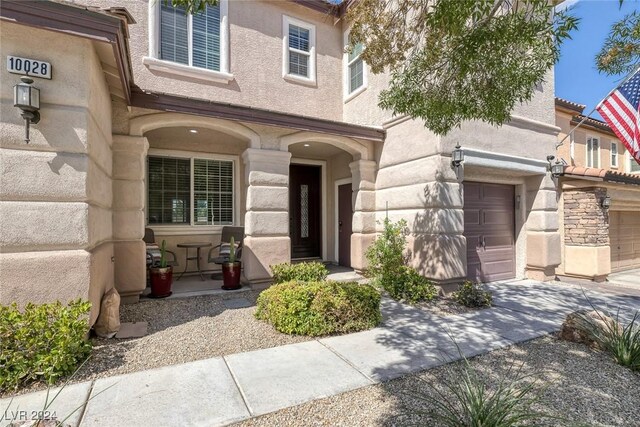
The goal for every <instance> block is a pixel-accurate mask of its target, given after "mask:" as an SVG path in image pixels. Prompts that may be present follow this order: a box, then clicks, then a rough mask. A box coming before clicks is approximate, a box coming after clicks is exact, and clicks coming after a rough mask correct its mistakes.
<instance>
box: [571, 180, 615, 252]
mask: <svg viewBox="0 0 640 427" xmlns="http://www.w3.org/2000/svg"><path fill="white" fill-rule="evenodd" d="M606 195H607V189H606V188H587V189H579V190H572V191H565V192H564V193H563V196H564V242H565V244H567V245H574V246H608V245H609V213H608V212H607V210H606V209H603V208H602V207H601V206H600V203H601V200H602V199H603V198H604V197H605V196H606Z"/></svg>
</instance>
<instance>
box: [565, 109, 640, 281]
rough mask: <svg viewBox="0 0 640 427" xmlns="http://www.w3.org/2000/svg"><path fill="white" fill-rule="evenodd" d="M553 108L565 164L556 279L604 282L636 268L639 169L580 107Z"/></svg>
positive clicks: (638, 262)
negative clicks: (560, 276)
mask: <svg viewBox="0 0 640 427" xmlns="http://www.w3.org/2000/svg"><path fill="white" fill-rule="evenodd" d="M555 103H556V124H557V125H558V127H560V129H561V131H560V133H559V134H558V138H559V139H558V141H559V142H562V145H559V146H558V157H560V158H562V159H564V161H565V162H566V164H567V166H566V167H565V170H564V175H563V176H562V178H561V179H560V186H559V190H560V191H561V192H562V195H561V198H560V203H559V205H560V210H559V217H560V232H561V233H562V263H561V264H560V265H559V266H558V269H557V273H558V274H560V275H568V276H576V277H583V278H589V279H593V280H596V281H602V280H605V279H606V278H607V275H608V274H609V273H611V272H618V271H624V270H631V269H634V268H640V214H638V210H639V209H640V165H638V164H637V163H636V161H635V160H634V159H633V158H632V157H631V156H630V155H629V152H628V151H627V150H626V149H625V147H624V145H623V144H622V142H621V141H620V140H619V139H618V137H617V136H616V135H615V133H614V132H613V131H612V130H611V128H610V127H609V126H608V125H607V124H606V123H605V122H603V121H601V120H598V119H595V118H592V117H585V116H584V115H583V112H584V109H585V106H584V105H581V104H577V103H575V102H571V101H567V100H565V99H562V98H556V102H555ZM578 125H579V126H578ZM576 126H578V127H577V128H576V129H575V131H574V132H572V133H570V132H571V130H573V129H574V128H575V127H576Z"/></svg>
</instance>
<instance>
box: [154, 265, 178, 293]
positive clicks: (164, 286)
mask: <svg viewBox="0 0 640 427" xmlns="http://www.w3.org/2000/svg"><path fill="white" fill-rule="evenodd" d="M150 275H151V295H149V296H150V297H151V298H166V297H168V296H169V295H171V293H172V292H171V284H172V283H173V268H172V267H165V268H160V267H158V268H151V269H150Z"/></svg>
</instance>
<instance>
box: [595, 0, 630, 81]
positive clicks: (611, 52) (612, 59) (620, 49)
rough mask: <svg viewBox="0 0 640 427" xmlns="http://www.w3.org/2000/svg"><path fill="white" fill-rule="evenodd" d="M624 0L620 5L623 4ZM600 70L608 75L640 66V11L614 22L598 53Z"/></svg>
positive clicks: (627, 71)
mask: <svg viewBox="0 0 640 427" xmlns="http://www.w3.org/2000/svg"><path fill="white" fill-rule="evenodd" d="M622 3H623V2H622V0H621V1H620V5H622ZM596 66H597V67H598V71H600V72H601V73H605V74H608V75H618V74H628V73H630V72H632V71H634V70H637V69H638V67H640V13H638V11H633V12H631V13H629V14H627V15H626V16H625V17H624V18H622V19H621V20H620V21H618V22H616V23H615V24H613V26H612V27H611V31H610V32H609V36H608V37H607V38H606V40H605V41H604V44H603V45H602V49H600V52H598V54H597V55H596Z"/></svg>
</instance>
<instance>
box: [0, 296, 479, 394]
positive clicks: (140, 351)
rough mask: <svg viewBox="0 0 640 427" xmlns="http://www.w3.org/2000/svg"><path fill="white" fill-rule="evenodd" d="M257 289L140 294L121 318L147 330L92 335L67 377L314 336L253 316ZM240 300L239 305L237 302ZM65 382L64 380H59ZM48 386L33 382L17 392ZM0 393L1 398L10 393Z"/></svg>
mask: <svg viewBox="0 0 640 427" xmlns="http://www.w3.org/2000/svg"><path fill="white" fill-rule="evenodd" d="M259 294H260V292H259V291H246V292H241V293H231V294H223V295H207V296H197V297H189V298H183V299H158V300H153V299H143V300H141V302H140V303H138V304H130V305H121V306H120V322H121V323H125V322H142V321H145V322H148V331H147V335H146V336H144V337H142V338H133V339H102V338H97V337H93V338H92V339H91V341H92V344H93V351H92V355H91V358H90V359H89V360H88V361H87V362H86V363H85V364H84V366H82V367H81V368H80V369H79V371H78V372H77V373H76V374H75V375H74V377H73V378H72V379H71V381H70V382H71V383H76V382H82V381H87V380H93V379H97V378H103V377H109V376H113V375H120V374H126V373H129V372H135V371H142V370H146V369H152V368H159V367H162V366H167V365H175V364H179V363H185V362H191V361H195V360H201V359H207V358H211V357H217V356H225V355H228V354H234V353H240V352H246V351H252V350H259V349H263V348H270V347H277V346H281V345H286V344H293V343H298V342H303V341H310V340H313V339H314V338H313V337H307V336H292V335H286V334H282V333H280V332H278V331H276V330H275V329H274V328H273V327H272V326H271V325H269V324H267V323H266V322H262V321H259V320H257V319H256V318H255V317H254V313H255V303H256V299H257V298H258V295H259ZM242 300H245V302H246V300H248V302H249V303H250V305H251V306H250V307H242V308H233V309H231V308H227V307H225V301H227V305H228V303H229V302H233V301H235V302H242ZM241 305H242V304H241ZM415 307H417V308H419V309H421V310H424V311H425V312H427V313H430V314H433V315H438V316H447V315H454V314H461V313H466V312H469V311H473V310H475V309H470V308H467V307H464V306H462V305H460V304H458V303H457V302H455V301H454V300H453V299H452V298H450V297H439V298H437V299H436V300H434V301H432V302H428V303H420V304H417V305H416V306H415ZM61 383H63V381H61ZM46 387H47V386H46V385H45V384H43V383H33V384H31V385H30V386H28V387H25V388H22V389H20V390H19V391H18V393H17V394H24V393H29V392H33V391H37V390H41V389H45V388H46ZM14 394H16V393H13V392H4V393H0V397H6V396H10V395H14Z"/></svg>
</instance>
